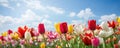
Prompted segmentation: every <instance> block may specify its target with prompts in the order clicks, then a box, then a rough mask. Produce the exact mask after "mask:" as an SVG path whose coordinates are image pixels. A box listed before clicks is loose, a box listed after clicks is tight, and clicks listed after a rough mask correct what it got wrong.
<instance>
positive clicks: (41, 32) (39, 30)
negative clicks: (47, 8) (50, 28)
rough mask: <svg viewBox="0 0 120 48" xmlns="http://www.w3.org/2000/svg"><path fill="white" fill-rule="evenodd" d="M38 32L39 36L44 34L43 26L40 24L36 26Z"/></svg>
mask: <svg viewBox="0 0 120 48" xmlns="http://www.w3.org/2000/svg"><path fill="white" fill-rule="evenodd" d="M38 32H39V33H40V34H44V33H45V28H44V24H42V23H40V24H39V25H38Z"/></svg>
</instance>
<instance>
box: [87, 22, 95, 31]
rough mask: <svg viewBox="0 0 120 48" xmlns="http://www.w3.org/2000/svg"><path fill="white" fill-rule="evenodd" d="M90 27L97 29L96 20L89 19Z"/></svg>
mask: <svg viewBox="0 0 120 48" xmlns="http://www.w3.org/2000/svg"><path fill="white" fill-rule="evenodd" d="M88 28H89V29H90V30H95V29H96V20H88Z"/></svg>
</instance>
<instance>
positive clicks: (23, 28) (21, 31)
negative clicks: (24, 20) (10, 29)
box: [18, 26, 28, 38]
mask: <svg viewBox="0 0 120 48" xmlns="http://www.w3.org/2000/svg"><path fill="white" fill-rule="evenodd" d="M27 29H28V27H27V26H24V27H18V33H19V36H20V37H21V38H23V37H24V34H25V32H26V30H27Z"/></svg>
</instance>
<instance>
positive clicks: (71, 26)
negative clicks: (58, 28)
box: [68, 25, 73, 34]
mask: <svg viewBox="0 0 120 48" xmlns="http://www.w3.org/2000/svg"><path fill="white" fill-rule="evenodd" d="M72 32H73V25H68V33H70V34H71V33H72Z"/></svg>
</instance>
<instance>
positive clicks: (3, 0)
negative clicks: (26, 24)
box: [0, 0, 14, 10]
mask: <svg viewBox="0 0 120 48" xmlns="http://www.w3.org/2000/svg"><path fill="white" fill-rule="evenodd" d="M0 5H1V6H3V7H6V8H10V9H12V10H13V9H14V8H13V7H12V6H10V3H9V1H8V0H0Z"/></svg>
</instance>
